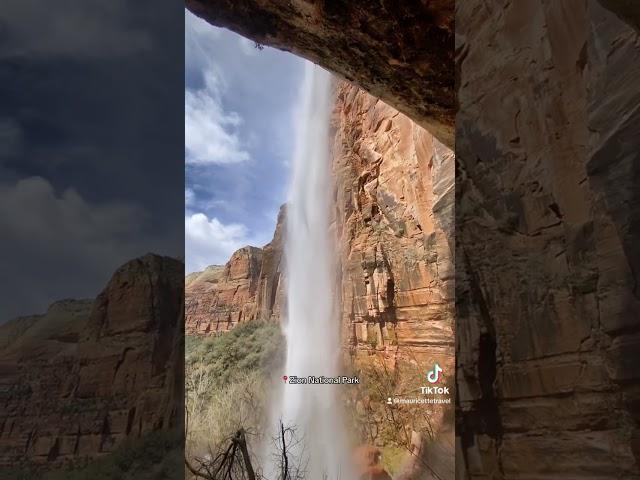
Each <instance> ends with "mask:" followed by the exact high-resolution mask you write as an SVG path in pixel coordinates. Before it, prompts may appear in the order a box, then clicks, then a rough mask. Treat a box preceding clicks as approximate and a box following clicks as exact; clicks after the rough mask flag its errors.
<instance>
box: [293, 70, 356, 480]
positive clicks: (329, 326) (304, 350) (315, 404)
mask: <svg viewBox="0 0 640 480" xmlns="http://www.w3.org/2000/svg"><path fill="white" fill-rule="evenodd" d="M300 102H301V103H300V107H301V115H300V119H299V122H298V129H299V131H298V132H297V143H296V150H295V155H294V161H293V178H292V183H291V188H290V193H289V205H288V207H287V208H288V209H287V221H286V227H287V229H286V243H285V255H286V281H287V323H286V326H285V334H286V339H287V360H286V369H285V374H286V375H288V376H297V377H303V378H307V377H308V376H309V375H312V376H316V377H318V376H325V377H334V376H337V375H338V374H339V364H340V328H339V327H340V320H339V316H338V315H337V310H336V302H335V298H334V297H335V290H334V289H335V266H336V258H335V257H336V255H335V252H336V246H335V245H334V241H333V236H332V234H331V232H330V228H329V214H330V213H329V212H330V206H331V197H332V192H333V184H332V178H331V172H330V169H331V159H330V156H329V146H330V144H329V142H330V139H329V122H330V114H331V110H332V104H333V97H332V79H331V75H330V74H329V73H327V72H326V71H324V70H323V69H321V68H320V67H318V66H315V65H313V64H311V63H308V64H307V65H306V67H305V78H304V84H303V88H302V92H301V99H300ZM339 388H344V387H341V386H339V385H329V384H324V385H312V384H306V385H305V384H291V383H284V391H283V393H282V399H281V405H280V408H281V412H280V418H281V419H282V420H283V423H284V425H285V426H293V427H294V428H295V429H296V436H297V437H298V438H299V439H300V440H301V443H300V445H298V446H293V448H292V449H291V451H290V453H292V455H293V457H295V458H296V461H297V462H302V463H303V464H306V469H305V470H306V475H305V479H306V480H322V479H324V478H326V479H328V480H334V479H339V478H340V479H342V480H350V479H351V475H350V474H349V471H348V470H349V467H348V465H349V450H348V447H347V441H346V434H345V429H344V424H343V422H342V420H341V408H340V405H339V404H338V402H339V397H338V393H339V392H338V389H339Z"/></svg>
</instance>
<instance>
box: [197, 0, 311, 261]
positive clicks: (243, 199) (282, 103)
mask: <svg viewBox="0 0 640 480" xmlns="http://www.w3.org/2000/svg"><path fill="white" fill-rule="evenodd" d="M303 62H304V61H303V60H302V59H300V58H299V57H296V56H294V55H292V54H290V53H286V52H282V51H279V50H275V49H272V48H269V47H264V48H263V49H258V48H256V47H255V46H254V43H253V42H252V41H250V40H248V39H245V38H243V37H241V36H239V35H237V34H235V33H232V32H230V31H228V30H224V29H219V28H216V27H213V26H211V25H209V24H207V23H206V22H204V21H203V20H201V19H199V18H198V17H196V16H194V15H193V14H191V13H189V12H187V11H185V168H186V174H185V260H186V271H187V273H189V272H193V271H197V270H201V269H203V268H204V267H206V266H207V265H211V264H224V263H225V262H226V261H227V260H228V259H229V256H230V255H231V254H232V253H233V252H234V251H235V250H236V249H238V248H240V247H242V246H244V245H255V246H262V245H264V244H266V243H268V242H269V241H270V240H271V237H272V235H273V229H274V227H275V221H276V217H277V213H278V209H279V207H280V205H281V204H282V203H284V201H285V199H286V190H287V184H288V178H289V165H290V159H291V155H292V154H293V150H294V136H293V134H292V132H293V129H294V125H293V123H294V112H295V104H296V99H297V98H298V89H299V86H300V84H301V82H302V75H303Z"/></svg>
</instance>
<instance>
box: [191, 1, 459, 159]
mask: <svg viewBox="0 0 640 480" xmlns="http://www.w3.org/2000/svg"><path fill="white" fill-rule="evenodd" d="M454 5H455V3H454V2H453V0H430V1H419V2H388V1H382V2H353V1H348V0H331V1H320V0H293V1H287V2H282V1H280V0H267V1H265V0H261V1H256V0H187V1H186V6H187V8H188V9H189V10H191V11H192V12H193V13H195V14H196V15H198V16H200V17H202V18H204V19H205V20H207V21H208V22H210V23H211V24H213V25H217V26H220V27H225V28H229V29H231V30H234V31H236V32H238V33H240V34H242V35H244V36H245V37H248V38H251V39H252V40H255V41H256V42H259V43H262V44H266V45H270V46H273V47H277V48H281V49H284V50H288V51H291V52H293V53H295V54H297V55H300V56H302V57H305V58H307V59H309V60H311V61H313V62H315V63H318V64H320V65H322V66H323V67H325V68H326V69H328V70H331V71H333V72H335V73H337V74H338V75H341V76H342V77H344V78H346V79H347V80H349V81H351V82H354V83H356V84H358V85H361V86H362V87H363V88H365V89H366V90H367V91H369V92H370V93H371V94H373V95H375V96H376V97H379V98H382V99H383V100H384V101H386V102H388V103H389V104H391V105H393V106H394V107H395V108H397V109H398V110H400V111H402V112H404V113H406V114H408V115H409V116H411V117H412V118H413V119H414V120H415V121H416V122H418V123H420V124H421V125H422V126H423V127H425V128H427V129H428V130H429V131H430V132H431V133H433V134H434V135H435V136H436V137H437V138H438V139H440V141H441V142H443V143H444V144H445V145H448V146H449V147H452V146H453V142H454V116H455V85H454V83H455V72H454V70H453V58H454Z"/></svg>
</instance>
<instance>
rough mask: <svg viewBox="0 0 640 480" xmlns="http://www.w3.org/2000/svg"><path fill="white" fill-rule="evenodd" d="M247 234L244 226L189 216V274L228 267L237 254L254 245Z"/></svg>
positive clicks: (186, 236) (186, 237) (186, 222)
mask: <svg viewBox="0 0 640 480" xmlns="http://www.w3.org/2000/svg"><path fill="white" fill-rule="evenodd" d="M247 235H248V231H247V228H246V227H245V226H244V225H242V224H238V223H230V224H226V225H225V224H223V223H222V222H220V221H219V220H218V219H217V218H209V217H207V216H206V215H205V214H204V213H194V214H192V215H185V218H184V240H185V252H186V262H185V263H186V265H185V268H186V273H191V272H195V271H199V270H203V269H204V268H206V267H207V266H209V265H222V264H225V263H226V262H227V261H228V260H229V257H231V254H232V253H233V252H235V251H236V250H237V249H239V248H241V247H243V246H245V245H247V244H249V243H250V242H249V241H248V239H247Z"/></svg>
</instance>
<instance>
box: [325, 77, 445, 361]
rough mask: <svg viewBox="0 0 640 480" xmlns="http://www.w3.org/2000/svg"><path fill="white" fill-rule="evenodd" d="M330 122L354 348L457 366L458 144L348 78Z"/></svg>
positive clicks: (346, 311) (349, 337)
mask: <svg viewBox="0 0 640 480" xmlns="http://www.w3.org/2000/svg"><path fill="white" fill-rule="evenodd" d="M333 127H334V129H335V132H336V133H335V140H334V145H333V172H334V178H335V188H336V202H335V230H336V236H337V240H338V246H339V256H340V262H341V270H342V271H341V278H340V291H341V299H340V303H341V306H342V324H343V326H344V328H345V329H346V333H345V335H344V337H345V341H346V342H348V344H349V345H350V349H351V351H352V353H353V355H355V356H356V357H363V358H366V357H367V356H369V355H370V354H371V353H372V352H379V353H383V354H384V355H385V356H387V357H388V358H390V359H393V358H395V357H396V356H403V355H404V356H409V355H411V356H413V357H415V359H417V360H419V361H421V363H422V362H425V363H424V364H425V365H427V364H429V363H435V362H439V363H440V364H441V365H444V366H445V368H446V369H448V371H449V372H451V373H452V372H453V364H454V360H453V349H454V333H453V327H454V322H453V311H454V296H453V295H454V270H453V255H452V242H451V240H450V239H449V238H448V237H449V236H450V235H451V233H452V230H451V229H452V226H453V214H454V212H453V201H454V191H453V186H454V185H453V183H454V157H453V153H452V152H451V150H449V149H448V148H447V147H445V146H443V145H442V144H441V143H439V142H438V141H437V140H436V139H435V138H434V137H433V135H431V134H430V133H428V132H427V131H426V130H424V129H423V128H422V127H420V126H419V125H417V124H416V123H415V122H413V121H412V120H410V119H409V118H408V117H406V116H405V115H403V114H401V113H399V112H398V111H397V110H395V109H394V108H392V107H390V106H388V105H387V104H385V103H383V102H382V101H380V100H378V99H377V98H375V97H373V96H371V95H369V94H367V93H366V92H364V91H363V90H361V89H359V88H357V87H355V86H353V85H350V84H348V83H346V82H342V83H340V84H339V85H338V87H337V100H336V107H335V111H334V117H333ZM427 360H428V362H427Z"/></svg>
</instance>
